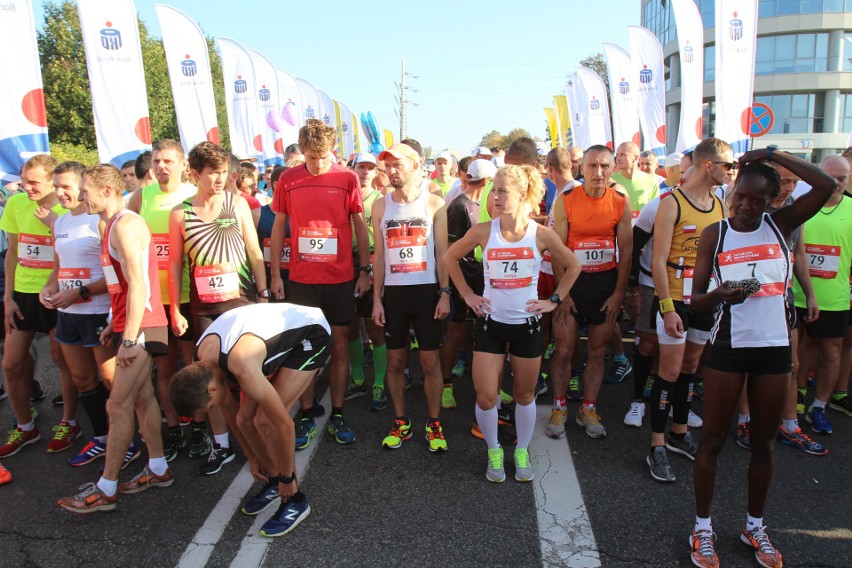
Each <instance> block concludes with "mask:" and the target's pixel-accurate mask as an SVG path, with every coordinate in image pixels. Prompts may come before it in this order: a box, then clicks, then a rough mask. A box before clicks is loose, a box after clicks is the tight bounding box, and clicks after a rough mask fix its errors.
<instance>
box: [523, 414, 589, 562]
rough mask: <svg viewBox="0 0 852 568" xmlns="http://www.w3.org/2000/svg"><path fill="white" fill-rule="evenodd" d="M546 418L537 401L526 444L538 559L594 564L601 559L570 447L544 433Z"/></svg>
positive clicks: (542, 560) (547, 416)
mask: <svg viewBox="0 0 852 568" xmlns="http://www.w3.org/2000/svg"><path fill="white" fill-rule="evenodd" d="M549 419H550V406H547V405H539V406H538V409H537V419H536V429H535V433H534V434H533V439H532V443H531V444H530V459H531V461H532V464H533V468H534V469H535V480H534V481H533V486H534V489H535V503H536V510H537V515H538V533H539V537H540V539H541V562H542V565H543V566H545V568H547V567H549V566H568V567H571V568H596V567H598V566H600V565H601V559H600V556H599V555H598V549H597V548H598V547H597V543H596V542H595V535H594V534H593V533H592V525H591V524H590V523H589V515H588V512H587V511H586V505H585V503H584V502H583V495H582V493H581V492H580V483H579V482H578V480H577V472H576V471H575V470H574V463H573V460H572V459H571V449H570V447H569V445H568V444H567V443H566V442H565V440H564V439H563V440H552V439H550V438H548V437H547V436H546V435H545V433H544V427H543V426H544V424H547V422H548V420H549Z"/></svg>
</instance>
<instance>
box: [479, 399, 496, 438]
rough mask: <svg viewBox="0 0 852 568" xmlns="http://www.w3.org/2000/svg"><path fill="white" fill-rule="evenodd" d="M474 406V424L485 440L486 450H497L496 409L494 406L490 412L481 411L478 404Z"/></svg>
mask: <svg viewBox="0 0 852 568" xmlns="http://www.w3.org/2000/svg"><path fill="white" fill-rule="evenodd" d="M498 400H499V399H498ZM475 406H476V423H477V424H479V430H480V432H482V436H483V437H484V438H485V443H486V444H488V449H493V448H499V447H500V442H499V441H498V440H497V407H496V406H495V407H494V408H492V409H491V410H482V409H481V408H479V405H478V404H477V405H475Z"/></svg>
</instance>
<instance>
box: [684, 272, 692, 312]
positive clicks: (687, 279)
mask: <svg viewBox="0 0 852 568" xmlns="http://www.w3.org/2000/svg"><path fill="white" fill-rule="evenodd" d="M694 272H695V269H694V268H685V269H684V271H683V303H684V304H691V303H692V275H693V273H694Z"/></svg>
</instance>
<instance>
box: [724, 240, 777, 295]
mask: <svg viewBox="0 0 852 568" xmlns="http://www.w3.org/2000/svg"><path fill="white" fill-rule="evenodd" d="M717 261H718V262H719V276H720V278H721V280H722V282H726V281H728V280H746V279H748V278H756V279H757V281H758V282H760V291H759V292H757V293H756V294H755V295H754V296H752V297H753V298H760V297H761V296H782V295H784V294H785V293H786V286H785V284H784V283H785V280H786V279H787V263H786V262H785V260H784V253H783V251H782V250H781V247H780V246H779V245H756V246H752V247H743V248H738V249H733V250H729V251H725V252H722V253H719V255H718V256H717Z"/></svg>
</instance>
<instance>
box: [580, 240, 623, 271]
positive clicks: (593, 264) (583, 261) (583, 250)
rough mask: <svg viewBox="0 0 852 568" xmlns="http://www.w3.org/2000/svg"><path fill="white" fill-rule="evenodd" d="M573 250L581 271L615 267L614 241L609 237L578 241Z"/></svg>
mask: <svg viewBox="0 0 852 568" xmlns="http://www.w3.org/2000/svg"><path fill="white" fill-rule="evenodd" d="M573 252H574V254H575V255H576V256H577V259H578V260H579V261H580V266H582V268H583V272H602V271H604V270H611V269H613V268H615V243H614V242H613V241H611V240H609V239H585V240H582V241H578V242H577V244H576V245H575V247H574V251H573Z"/></svg>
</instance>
